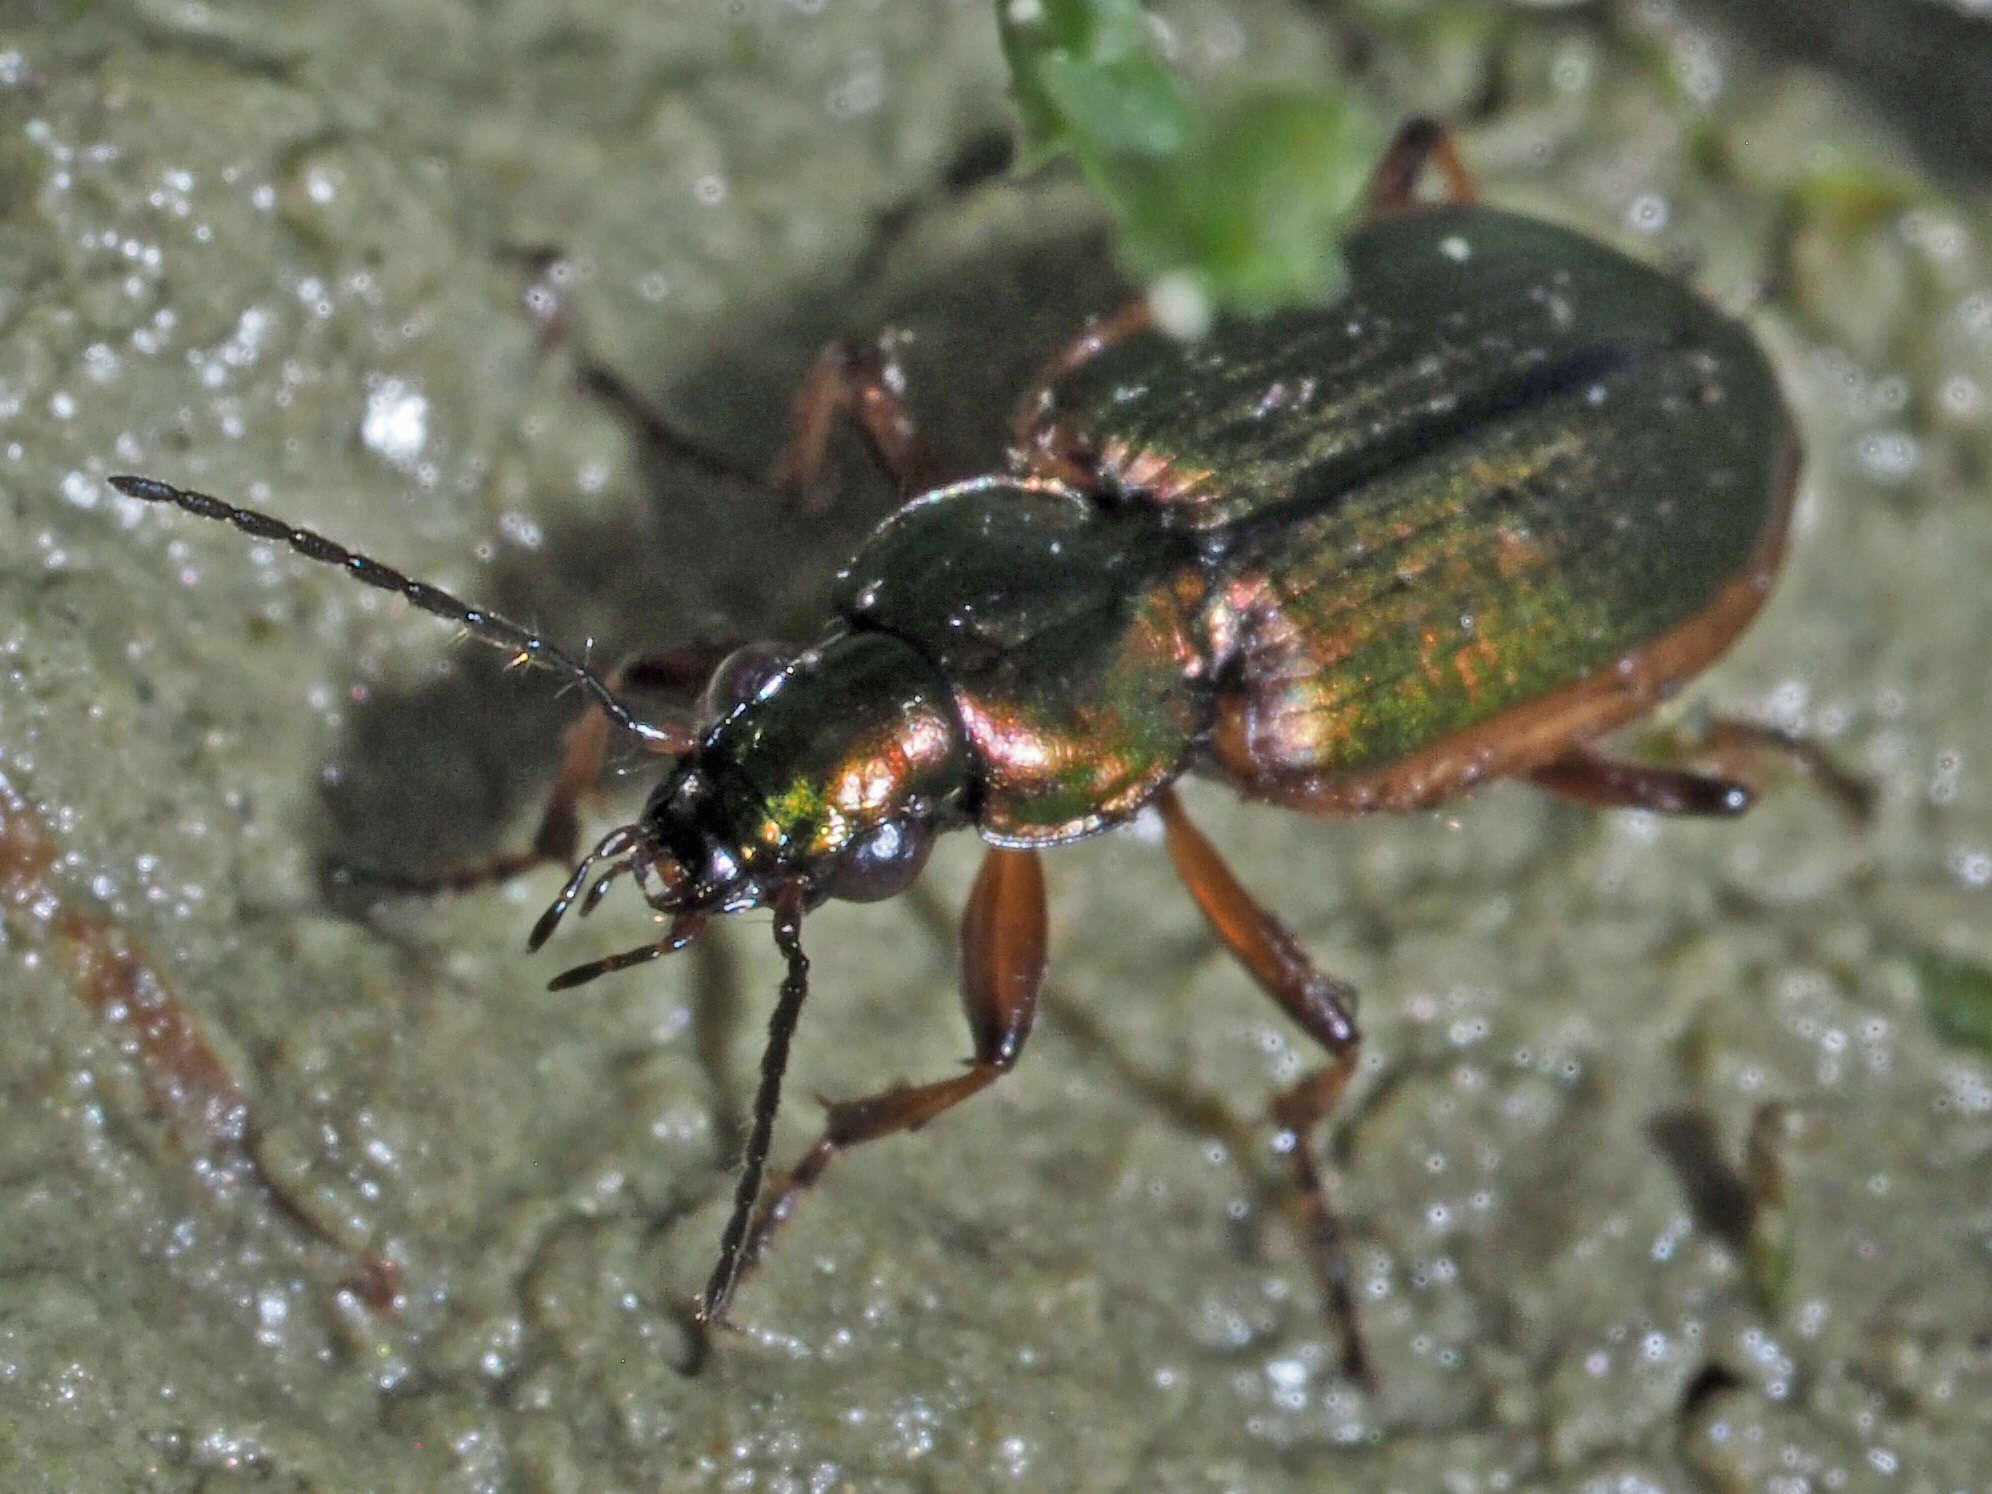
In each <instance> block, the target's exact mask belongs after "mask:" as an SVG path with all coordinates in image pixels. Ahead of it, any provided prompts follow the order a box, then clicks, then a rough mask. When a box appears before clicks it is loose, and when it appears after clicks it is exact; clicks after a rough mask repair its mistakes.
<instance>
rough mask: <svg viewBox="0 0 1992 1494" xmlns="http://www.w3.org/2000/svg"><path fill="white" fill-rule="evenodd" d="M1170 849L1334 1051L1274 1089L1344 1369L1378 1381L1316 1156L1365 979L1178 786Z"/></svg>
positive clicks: (1228, 932) (1237, 939) (1244, 959)
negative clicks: (1241, 875) (1283, 911)
mask: <svg viewBox="0 0 1992 1494" xmlns="http://www.w3.org/2000/svg"><path fill="white" fill-rule="evenodd" d="M1156 807H1157V808H1158V809H1160V810H1161V813H1162V828H1163V832H1164V835H1165V837H1166V843H1167V845H1168V848H1169V859H1170V860H1171V861H1173V862H1174V863H1175V866H1176V873H1177V875H1178V876H1180V877H1181V878H1182V879H1183V885H1184V886H1185V887H1186V888H1188V889H1189V893H1190V896H1191V898H1193V899H1194V900H1195V902H1196V905H1197V907H1198V909H1199V910H1200V911H1201V912H1202V913H1203V915H1204V918H1205V919H1206V920H1208V922H1209V923H1210V926H1211V929H1212V930H1213V931H1214V932H1215V933H1216V934H1217V937H1218V938H1219V939H1221V940H1222V941H1223V942H1224V946H1225V948H1227V949H1229V950H1230V951H1231V953H1232V954H1233V955H1234V956H1235V957H1236V958H1237V960H1238V963H1239V964H1241V965H1243V966H1244V967H1245V970H1246V973H1247V974H1249V975H1250V976H1251V977H1252V979H1253V980H1255V981H1257V982H1258V984H1259V987H1260V989H1261V990H1263V991H1265V993H1266V994H1267V995H1269V996H1271V997H1272V998H1273V1000H1274V1001H1276V1002H1278V1003H1279V1005H1280V1009H1281V1010H1282V1011H1284V1012H1285V1013H1286V1014H1287V1015H1288V1016H1289V1017H1291V1018H1293V1020H1294V1021H1295V1022H1297V1023H1299V1024H1300V1027H1301V1029H1302V1030H1303V1031H1304V1032H1306V1034H1307V1035H1308V1036H1309V1037H1311V1038H1313V1039H1314V1041H1315V1042H1317V1043H1319V1044H1320V1045H1321V1046H1322V1047H1323V1048H1324V1049H1326V1050H1327V1052H1328V1062H1327V1063H1325V1064H1323V1065H1322V1066H1321V1067H1320V1068H1318V1069H1316V1070H1315V1071H1314V1072H1313V1073H1311V1074H1309V1075H1307V1076H1306V1077H1305V1078H1303V1079H1302V1080H1301V1081H1300V1082H1299V1083H1297V1084H1295V1085H1293V1086H1292V1087H1291V1088H1288V1089H1286V1090H1284V1091H1282V1092H1281V1093H1280V1094H1278V1095H1275V1096H1274V1097H1273V1102H1272V1112H1273V1119H1274V1121H1276V1122H1277V1123H1278V1125H1279V1127H1280V1129H1281V1131H1283V1132H1285V1133H1287V1135H1288V1136H1290V1137H1291V1139H1292V1145H1291V1148H1290V1150H1289V1152H1288V1155H1289V1156H1290V1157H1291V1158H1292V1161H1293V1170H1294V1182H1295V1184H1296V1186H1297V1187H1298V1188H1299V1190H1300V1197H1301V1201H1302V1204H1303V1206H1304V1207H1305V1208H1306V1210H1307V1216H1308V1221H1307V1222H1308V1237H1309V1240H1308V1243H1309V1247H1310V1249H1311V1251H1312V1253H1313V1256H1314V1266H1315V1272H1316V1274H1317V1275H1318V1276H1319V1278H1320V1281H1321V1288H1322V1292H1323V1295H1324V1297H1325V1298H1326V1302H1325V1305H1326V1307H1327V1310H1328V1312H1329V1314H1330V1315H1331V1316H1332V1317H1333V1318H1334V1319H1335V1320H1336V1322H1337V1323H1338V1324H1339V1325H1340V1327H1341V1330H1342V1369H1343V1372H1344V1373H1346V1374H1347V1375H1348V1376H1349V1378H1350V1379H1352V1380H1355V1381H1357V1382H1358V1383H1360V1384H1365V1385H1366V1384H1368V1383H1369V1381H1370V1373H1369V1358H1368V1355H1367V1354H1366V1353H1365V1352H1364V1349H1363V1339H1362V1332H1361V1329H1360V1327H1359V1326H1358V1324H1357V1322H1356V1300H1355V1293H1354V1290H1353V1288H1352V1287H1351V1286H1350V1283H1349V1256H1348V1246H1347V1242H1346V1240H1345V1238H1344V1235H1343V1231H1342V1225H1341V1221H1340V1220H1338V1219H1337V1218H1336V1217H1335V1212H1334V1210H1333V1209H1332V1208H1330V1207H1329V1203H1328V1190H1327V1186H1326V1184H1325V1182H1324V1181H1323V1179H1322V1176H1321V1169H1320V1168H1319V1167H1318V1166H1317V1165H1316V1163H1315V1160H1314V1149H1313V1146H1312V1137H1313V1134H1314V1131H1315V1129H1316V1127H1317V1126H1319V1124H1320V1123H1321V1122H1322V1121H1324V1120H1326V1119H1327V1118H1328V1116H1329V1115H1330V1114H1331V1113H1332V1112H1333V1111H1334V1109H1335V1106H1336V1103H1337V1102H1338V1101H1339V1100H1340V1099H1341V1097H1342V1091H1343V1090H1344V1089H1346V1088H1347V1087H1348V1083H1349V1080H1350V1079H1351V1078H1352V1077H1354V1075H1355V1071H1356V1050H1357V1045H1358V1043H1359V1042H1360V1034H1358V1033H1357V1031H1356V1018H1355V1000H1356V992H1355V988H1354V987H1353V986H1351V985H1349V984H1347V983H1346V982H1344V981H1339V980H1336V979H1335V978H1334V977H1333V976H1330V975H1326V974H1323V973H1322V972H1321V971H1320V970H1319V969H1317V968H1316V967H1315V965H1314V962H1313V961H1312V960H1310V959H1308V957H1307V955H1306V952H1305V951H1303V950H1302V949H1301V947H1300V944H1299V942H1298V941H1297V940H1296V939H1295V938H1294V937H1293V935H1292V934H1291V933H1289V932H1288V931H1287V928H1286V926H1285V925H1284V924H1282V923H1281V922H1280V921H1279V919H1277V918H1275V917H1274V916H1273V915H1272V914H1271V913H1269V912H1268V911H1267V910H1266V909H1264V908H1262V907H1261V906H1260V905H1259V903H1258V902H1257V901H1256V900H1255V899H1254V898H1253V897H1252V895H1251V894H1250V893H1249V892H1247V891H1246V890H1245V888H1244V887H1243V886H1242V885H1241V884H1240V883H1239V881H1238V879H1237V878H1236V877H1235V876H1233V875H1232V873H1231V868H1229V867H1228V866H1226V865H1225V864H1224V860H1223V858H1222V857H1220V856H1219V855H1218V854H1217V850H1216V848H1215V847H1213V846H1212V845H1211V843H1210V842H1209V841H1208V840H1206V839H1204V836H1203V832H1202V831H1200V830H1198V829H1197V828H1196V826H1194V825H1192V824H1191V823H1190V821H1189V817H1188V816H1187V815H1185V814H1184V813H1183V807H1182V805H1181V804H1180V803H1179V802H1177V799H1176V795H1175V794H1174V793H1173V792H1171V791H1165V792H1164V793H1162V794H1161V795H1160V796H1159V797H1158V798H1157V799H1156Z"/></svg>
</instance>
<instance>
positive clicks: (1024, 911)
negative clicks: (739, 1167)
mask: <svg viewBox="0 0 1992 1494" xmlns="http://www.w3.org/2000/svg"><path fill="white" fill-rule="evenodd" d="M1044 969H1045V898H1044V871H1043V869H1042V868H1041V867H1040V865H1039V864H1038V853H1037V852H1036V851H1018V850H1008V849H1005V848H1004V847H1001V846H992V847H990V849H989V852H988V854H987V855H986V856H984V857H983V860H982V869H981V871H979V872H978V873H977V874H976V878H975V887H974V890H973V891H971V892H970V893H969V897H968V905H967V907H966V908H965V909H964V910H963V912H962V919H961V986H962V1002H963V1005H964V1006H965V1007H966V1009H967V1012H968V1025H969V1031H970V1033H971V1034H972V1035H973V1037H974V1040H975V1058H974V1060H973V1062H972V1063H971V1064H970V1066H969V1067H968V1069H967V1070H966V1071H965V1072H963V1073H960V1074H957V1075H955V1076H954V1077H952V1078H949V1079H941V1080H937V1081H936V1082H934V1083H931V1084H913V1085H908V1084H900V1085H894V1086H893V1087H892V1088H890V1089H886V1090H881V1091H880V1092H879V1093H878V1094H875V1095H867V1096H866V1097H864V1098H863V1099H858V1100H840V1101H837V1102H836V1103H834V1104H832V1105H831V1106H830V1107H829V1111H830V1119H829V1123H828V1124H827V1125H826V1126H825V1127H824V1130H823V1135H822V1137H821V1138H820V1139H819V1140H818V1141H817V1143H816V1144H815V1145H814V1146H812V1147H811V1148H810V1149H809V1150H808V1151H807V1152H805V1153H803V1156H802V1160H801V1161H800V1162H798V1163H796V1165H795V1166H794V1167H792V1168H790V1169H789V1170H788V1171H787V1172H785V1173H783V1174H782V1175H781V1176H780V1177H778V1178H776V1179H775V1180H774V1182H773V1183H772V1184H771V1185H770V1187H769V1189H768V1193H767V1196H766V1197H765V1198H764V1199H763V1200H762V1202H761V1205H760V1207H759V1208H758V1209H757V1210H756V1211H755V1214H754V1223H753V1226H752V1228H750V1229H749V1230H748V1232H747V1242H746V1245H745V1247H744V1249H743V1250H742V1252H741V1268H740V1270H741V1274H742V1275H744V1274H745V1273H746V1272H747V1271H748V1270H751V1269H752V1268H753V1266H754V1265H755V1264H756V1263H757V1262H758V1261H759V1259H760V1257H761V1255H762V1253H763V1252H764V1251H765V1250H766V1249H767V1246H768V1241H769V1239H770V1237H772V1236H773V1234H774V1232H775V1231H776V1230H777V1229H779V1228H780V1227H781V1226H782V1225H784V1224H786V1223H787V1222H788V1220H789V1217H790V1216H791V1215H792V1214H794V1213H795V1210H796V1206H797V1205H798V1204H799V1203H800V1202H801V1201H802V1195H803V1194H804V1193H806V1192H808V1191H809V1189H810V1188H812V1187H814V1186H815V1185H816V1183H817V1181H818V1180H819V1179H820V1178H821V1177H822V1176H823V1174H824V1173H825V1172H826V1171H827V1170H828V1169H829V1166H830V1164H831V1163H832V1162H834V1161H835V1160H836V1159H837V1157H838V1155H839V1154H840V1153H843V1152H846V1151H849V1150H850V1149H851V1148H852V1147H855V1146H862V1145H863V1144H864V1143H865V1142H867V1141H876V1140H878V1139H879V1138H880V1137H882V1136H890V1135H892V1134H893V1133H894V1132H896V1131H917V1130H918V1129H919V1128H920V1127H922V1126H924V1125H926V1124H927V1122H928V1121H930V1120H932V1119H934V1117H935V1116H937V1115H940V1114H941V1113H942V1112H943V1111H946V1110H950V1109H952V1108H953V1107H954V1106H956V1105H959V1104H960V1103H961V1102H962V1101H963V1100H965V1099H967V1098H968V1097H969V1096H970V1095H973V1094H976V1093H978V1092H979V1091H981V1090H984V1089H987V1088H988V1087H989V1086H990V1085H991V1084H993V1083H995V1081H996V1079H997V1078H998V1077H999V1076H1001V1075H1002V1074H1005V1073H1007V1072H1008V1071H1009V1070H1010V1069H1011V1068H1012V1067H1013V1066H1014V1065H1015V1064H1016V1061H1017V1056H1018V1054H1020V1053H1021V1052H1022V1051H1023V1047H1024V1041H1025V1039H1027V1038H1028V1037H1029V1036H1030V1032H1031V1022H1032V1019H1033V1018H1034V1017H1035V1016H1036V1015H1037V998H1038V989H1039V987H1040V986H1041V985H1042V984H1043V983H1044Z"/></svg>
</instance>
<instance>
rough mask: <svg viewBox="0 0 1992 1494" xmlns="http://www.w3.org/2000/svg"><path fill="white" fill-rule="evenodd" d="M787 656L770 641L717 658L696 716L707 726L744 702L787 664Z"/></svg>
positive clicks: (745, 647)
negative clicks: (716, 663) (716, 666)
mask: <svg viewBox="0 0 1992 1494" xmlns="http://www.w3.org/2000/svg"><path fill="white" fill-rule="evenodd" d="M788 662H789V655H788V654H787V653H786V652H785V651H783V650H782V649H781V648H780V647H778V646H777V645H775V644H772V643H747V644H742V645H741V646H740V647H739V648H736V649H735V650H734V651H733V652H732V653H730V654H728V655H727V656H726V657H725V658H724V659H721V660H720V661H719V668H717V669H715V670H714V671H713V672H712V678H711V679H709V680H707V681H706V687H705V694H704V695H703V696H702V697H701V698H700V700H699V717H700V719H701V720H703V721H705V722H706V723H707V724H708V725H709V724H711V723H712V722H714V721H717V720H719V718H720V717H722V716H725V715H727V714H729V713H730V712H732V711H733V710H734V709H735V708H736V707H739V706H743V705H745V704H746V703H747V702H748V701H750V700H752V699H753V698H754V697H755V696H756V695H759V694H760V693H761V687H762V686H763V685H765V684H767V683H768V681H769V680H771V679H773V678H774V677H775V676H776V675H778V674H780V673H781V672H782V670H784V669H785V668H787V667H788Z"/></svg>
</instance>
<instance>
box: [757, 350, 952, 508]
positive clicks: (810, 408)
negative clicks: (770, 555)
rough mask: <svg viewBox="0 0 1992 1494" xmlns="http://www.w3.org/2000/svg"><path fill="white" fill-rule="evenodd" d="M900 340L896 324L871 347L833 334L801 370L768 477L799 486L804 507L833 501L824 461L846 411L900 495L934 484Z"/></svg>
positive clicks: (907, 495)
mask: <svg viewBox="0 0 1992 1494" xmlns="http://www.w3.org/2000/svg"><path fill="white" fill-rule="evenodd" d="M904 342H905V335H904V334H903V333H899V332H886V333H883V334H882V335H881V336H880V337H879V339H878V341H877V342H876V343H874V344H873V345H872V346H871V347H868V348H862V347H857V346H855V345H853V344H851V343H847V342H841V341H840V342H833V343H831V344H830V346H828V347H827V348H825V349H824V350H823V351H822V352H821V353H819V354H818V355H817V358H816V362H815V363H813V364H812V365H811V366H810V369H809V372H808V374H806V375H805V376H804V377H803V381H802V387H801V388H800V389H798V390H797V391H796V396H795V404H794V406H793V407H792V409H791V412H790V416H789V439H788V445H786V446H785V447H783V448H782V452H781V455H780V456H778V457H777V458H776V459H775V465H774V468H773V470H772V471H771V472H770V473H769V481H770V482H771V483H773V484H774V486H776V487H777V488H780V489H783V490H785V491H787V492H793V493H799V494H801V495H802V497H803V500H804V505H805V507H806V508H807V509H808V511H809V512H811V513H821V512H822V511H823V510H824V509H826V508H828V507H829V506H830V502H829V493H828V490H827V488H826V486H825V482H824V468H825V467H826V466H827V465H828V462H829V457H830V438H831V436H832V435H833V434H834V433H835V431H836V428H837V424H838V422H839V421H841V420H845V419H849V420H852V421H855V422H856V423H857V426H858V429H859V430H860V431H862V432H863V433H864V437H865V441H866V444H867V445H868V446H870V448H871V452H872V456H873V457H874V458H875V459H876V460H877V462H878V464H879V466H880V468H882V469H883V470H884V472H885V474H886V475H887V476H888V477H890V478H891V479H892V480H893V482H894V483H895V484H897V485H898V488H899V495H900V496H901V497H902V498H910V497H913V496H914V495H915V494H917V493H922V492H925V491H926V490H927V489H928V488H930V487H932V486H933V485H934V459H933V453H932V452H930V451H929V450H928V448H927V442H926V438H925V437H923V436H922V435H921V434H920V426H919V423H918V422H917V421H916V420H915V419H914V418H913V412H912V410H911V409H909V408H908V406H907V404H906V398H905V388H906V375H905V372H904V370H902V369H901V367H900V365H899V349H900V347H901V346H902V345H903V343H904Z"/></svg>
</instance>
